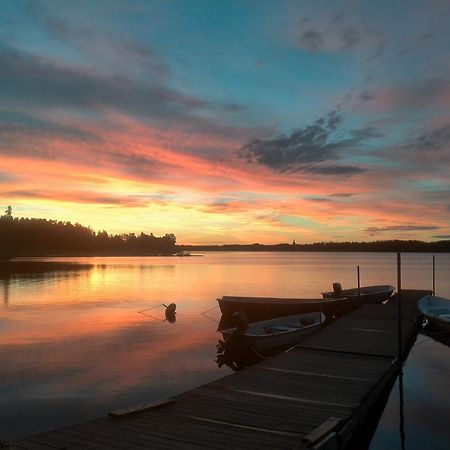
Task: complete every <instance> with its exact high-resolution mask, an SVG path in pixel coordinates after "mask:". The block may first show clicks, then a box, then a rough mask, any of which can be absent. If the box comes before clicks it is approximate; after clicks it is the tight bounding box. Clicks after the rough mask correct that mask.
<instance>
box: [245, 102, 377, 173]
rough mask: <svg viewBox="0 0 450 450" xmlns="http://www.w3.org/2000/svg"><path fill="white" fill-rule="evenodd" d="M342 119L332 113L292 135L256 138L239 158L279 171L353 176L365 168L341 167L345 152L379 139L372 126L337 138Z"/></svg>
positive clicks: (334, 112)
mask: <svg viewBox="0 0 450 450" xmlns="http://www.w3.org/2000/svg"><path fill="white" fill-rule="evenodd" d="M341 122H342V116H341V115H340V114H339V113H338V112H337V111H332V112H330V113H329V114H327V115H326V116H324V117H321V118H319V119H318V120H316V121H315V122H314V123H313V124H312V125H308V126H306V127H304V128H300V129H298V130H294V131H293V132H292V133H291V134H290V135H289V136H281V137H277V138H274V139H265V140H262V139H254V140H252V141H250V142H248V143H246V144H245V145H243V146H242V147H241V148H240V149H239V151H238V155H239V157H240V158H242V159H245V160H246V161H247V162H248V163H258V164H263V165H265V166H267V167H270V168H271V169H274V170H277V171H279V172H287V173H295V172H312V173H317V174H321V175H353V174H356V173H361V172H363V171H364V170H366V169H364V168H361V167H357V166H349V165H339V164H336V161H337V160H339V159H340V158H341V155H342V153H345V152H349V151H354V150H355V149H357V148H358V146H360V145H361V144H362V143H363V142H364V141H365V140H367V139H373V138H378V137H380V136H381V134H380V133H378V132H376V130H375V129H374V128H372V127H366V128H362V129H360V130H352V131H350V132H348V133H346V134H347V136H348V137H346V138H342V137H340V138H339V137H338V136H337V134H338V133H337V131H338V126H339V125H340V124H341Z"/></svg>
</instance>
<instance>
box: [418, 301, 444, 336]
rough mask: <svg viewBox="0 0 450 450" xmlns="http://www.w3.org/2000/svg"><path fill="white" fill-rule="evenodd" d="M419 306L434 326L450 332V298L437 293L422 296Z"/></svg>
mask: <svg viewBox="0 0 450 450" xmlns="http://www.w3.org/2000/svg"><path fill="white" fill-rule="evenodd" d="M417 306H418V308H419V310H420V312H421V313H422V314H423V315H424V316H425V317H426V318H427V320H428V322H429V323H430V325H432V326H433V327H434V328H436V329H438V330H440V331H444V332H450V300H449V299H447V298H443V297H437V296H435V295H426V296H425V297H422V298H421V299H420V300H419V302H418V303H417Z"/></svg>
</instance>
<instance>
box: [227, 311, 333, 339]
mask: <svg viewBox="0 0 450 450" xmlns="http://www.w3.org/2000/svg"><path fill="white" fill-rule="evenodd" d="M312 314H319V317H320V321H318V322H314V323H312V324H310V325H305V326H303V327H301V328H300V327H297V328H294V329H292V330H282V331H277V332H275V333H266V334H249V333H247V332H245V333H243V334H240V335H239V336H244V337H254V338H265V337H274V336H280V335H283V334H288V333H294V332H298V331H303V330H308V329H310V328H313V327H317V326H319V325H322V324H324V323H326V316H325V314H324V313H322V312H320V311H317V312H310V313H304V314H295V315H292V316H285V317H278V318H276V319H268V320H261V321H259V322H253V323H252V324H250V326H254V325H256V324H257V325H261V324H263V323H264V322H273V321H275V320H280V319H283V318H286V317H289V318H291V319H292V318H293V317H298V316H306V315H312ZM234 330H235V328H226V329H225V330H220V332H221V333H222V334H227V335H231V334H232V333H233V331H234Z"/></svg>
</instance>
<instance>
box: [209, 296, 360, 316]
mask: <svg viewBox="0 0 450 450" xmlns="http://www.w3.org/2000/svg"><path fill="white" fill-rule="evenodd" d="M217 301H218V303H219V307H220V311H221V312H222V314H223V316H224V317H231V316H232V315H233V313H235V312H236V311H243V312H244V313H245V315H246V316H247V318H248V320H249V321H250V322H256V321H260V320H267V319H273V318H276V317H283V316H291V315H294V314H302V313H308V312H323V313H324V314H325V315H326V316H332V315H339V314H343V313H345V312H347V311H349V310H350V309H352V307H353V305H354V304H355V302H354V301H353V300H351V299H347V298H329V299H322V298H313V299H306V298H273V297H233V296H223V297H222V298H218V299H217Z"/></svg>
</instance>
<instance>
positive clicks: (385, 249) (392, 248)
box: [0, 240, 450, 261]
mask: <svg viewBox="0 0 450 450" xmlns="http://www.w3.org/2000/svg"><path fill="white" fill-rule="evenodd" d="M197 252H249V253H252V252H253V253H258V252H291V253H296V252H343V253H344V252H371V253H396V252H402V253H450V240H446V241H437V242H423V241H374V242H317V243H313V244H273V245H270V244H268V245H265V244H249V245H246V244H224V245H177V246H176V248H175V251H174V252H173V253H167V252H166V253H156V252H148V251H147V252H146V251H139V250H135V251H132V252H130V251H120V252H117V251H116V252H115V251H107V252H105V251H103V252H102V251H93V252H90V251H61V252H39V251H35V252H24V253H21V254H15V255H14V259H15V260H16V261H17V260H18V258H42V257H48V258H51V257H54V258H57V257H108V256H109V257H139V256H141V257H142V256H154V257H156V256H158V257H161V256H164V257H180V256H199V255H198V253H197ZM196 253H197V254H196ZM0 261H1V259H0Z"/></svg>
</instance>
